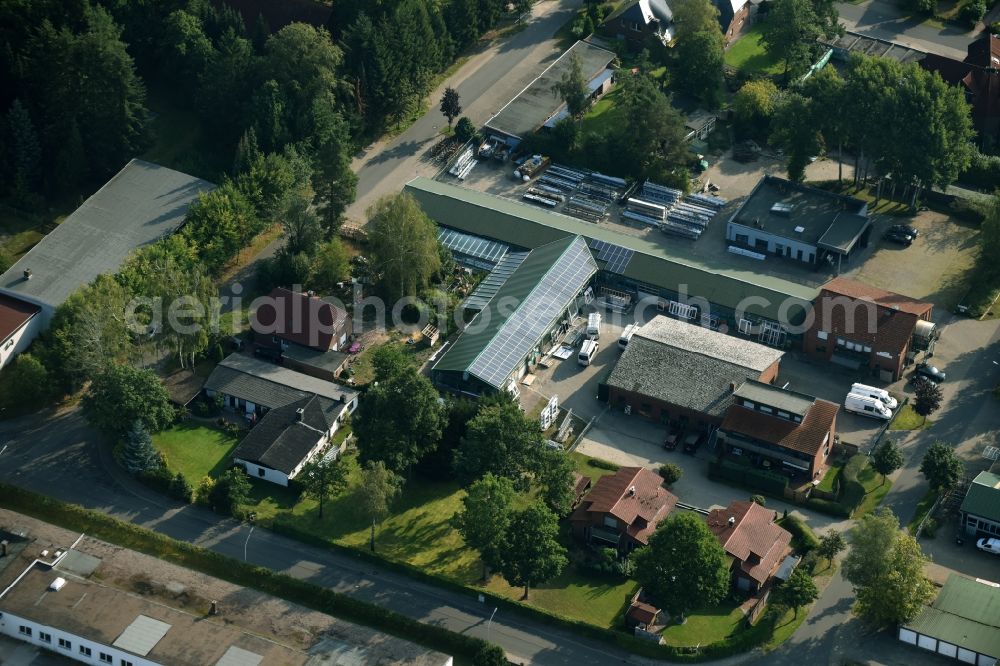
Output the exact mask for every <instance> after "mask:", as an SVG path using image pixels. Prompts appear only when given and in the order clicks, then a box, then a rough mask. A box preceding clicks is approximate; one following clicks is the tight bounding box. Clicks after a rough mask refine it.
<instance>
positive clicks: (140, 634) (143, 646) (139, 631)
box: [112, 615, 171, 657]
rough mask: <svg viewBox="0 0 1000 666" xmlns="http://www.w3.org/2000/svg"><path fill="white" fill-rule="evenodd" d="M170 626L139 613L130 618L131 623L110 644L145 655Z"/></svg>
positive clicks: (165, 633)
mask: <svg viewBox="0 0 1000 666" xmlns="http://www.w3.org/2000/svg"><path fill="white" fill-rule="evenodd" d="M170 626H171V625H169V624H167V623H166V622H160V621H159V620H154V619H153V618H151V617H146V616H145V615H140V616H139V617H137V618H135V619H134V620H132V624H130V625H128V626H127V627H125V631H123V632H122V633H121V635H120V636H119V637H118V638H116V639H115V642H114V643H112V645H113V646H114V647H116V648H121V649H123V650H127V651H128V652H131V653H132V654H137V655H139V656H142V657H145V656H146V655H147V654H149V651H150V650H152V649H153V648H154V647H156V644H157V643H159V642H160V639H161V638H163V637H164V636H166V635H167V632H168V631H170Z"/></svg>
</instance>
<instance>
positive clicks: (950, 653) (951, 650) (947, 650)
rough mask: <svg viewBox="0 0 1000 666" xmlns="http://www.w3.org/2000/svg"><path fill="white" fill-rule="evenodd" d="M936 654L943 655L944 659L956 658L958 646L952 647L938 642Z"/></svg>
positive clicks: (949, 644)
mask: <svg viewBox="0 0 1000 666" xmlns="http://www.w3.org/2000/svg"><path fill="white" fill-rule="evenodd" d="M937 651H938V654H943V655H944V656H946V657H952V658H954V657H957V656H958V646H957V645H952V644H951V643H945V642H944V641H939V642H938V650H937Z"/></svg>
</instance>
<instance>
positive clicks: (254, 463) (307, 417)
mask: <svg viewBox="0 0 1000 666" xmlns="http://www.w3.org/2000/svg"><path fill="white" fill-rule="evenodd" d="M346 415H347V407H346V405H344V404H343V403H341V402H334V401H332V400H329V399H327V398H321V397H320V396H318V395H313V396H310V397H306V398H302V399H301V400H296V401H295V402H292V403H289V404H287V405H282V406H281V407H275V408H274V409H271V410H270V411H268V412H267V414H265V415H264V416H263V418H261V419H260V421H258V422H257V425H255V426H254V428H253V430H251V431H250V433H249V434H248V435H247V436H246V437H244V438H243V441H242V442H240V444H239V446H237V447H236V450H235V451H233V462H235V463H236V464H237V465H240V466H242V467H243V468H244V469H245V470H246V471H247V474H249V475H250V476H251V477H253V478H255V479H263V480H264V481H270V482H271V483H276V484H278V485H279V486H287V485H288V482H289V481H291V480H292V479H294V478H295V477H296V476H298V475H299V473H300V472H301V471H302V469H303V468H304V467H305V466H306V465H308V464H309V462H310V461H312V460H313V459H314V458H316V456H319V455H321V454H322V455H337V454H338V453H339V451H329V450H328V449H329V447H330V442H331V438H332V437H333V435H334V433H336V432H337V430H338V428H339V426H340V424H341V423H342V422H343V420H344V417H345V416H346Z"/></svg>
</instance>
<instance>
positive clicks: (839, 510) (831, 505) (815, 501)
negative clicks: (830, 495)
mask: <svg viewBox="0 0 1000 666" xmlns="http://www.w3.org/2000/svg"><path fill="white" fill-rule="evenodd" d="M806 508H807V509H812V510H814V511H819V512H820V513H825V514H826V515H828V516H835V517H837V518H850V517H851V511H849V510H848V509H847V507H845V506H844V505H843V504H841V503H840V502H834V501H833V500H827V499H820V498H819V497H810V498H809V499H808V500H806Z"/></svg>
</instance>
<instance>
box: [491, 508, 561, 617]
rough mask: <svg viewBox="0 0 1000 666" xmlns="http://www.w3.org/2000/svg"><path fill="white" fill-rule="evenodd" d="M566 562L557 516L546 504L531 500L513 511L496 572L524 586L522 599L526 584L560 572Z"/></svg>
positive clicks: (538, 581)
mask: <svg viewBox="0 0 1000 666" xmlns="http://www.w3.org/2000/svg"><path fill="white" fill-rule="evenodd" d="M567 562H568V560H567V559H566V549H565V548H564V547H563V545H562V544H561V543H559V523H558V520H557V518H556V515H555V514H554V513H552V511H550V510H549V508H548V507H547V506H545V505H544V504H542V503H540V502H535V503H534V504H532V505H530V506H529V507H527V508H526V509H523V510H521V511H518V512H517V513H516V514H514V517H513V518H512V519H511V521H510V525H509V526H508V527H507V531H506V535H505V539H504V545H503V548H502V550H501V552H500V573H501V574H503V577H504V580H506V581H507V583H508V584H510V585H511V586H513V587H523V588H524V596H522V597H521V598H522V599H527V598H528V589H529V588H531V587H537V586H538V585H541V584H542V583H544V582H546V581H549V580H552V579H553V578H555V577H556V576H558V575H559V574H560V573H562V571H563V569H565V568H566V564H567Z"/></svg>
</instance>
